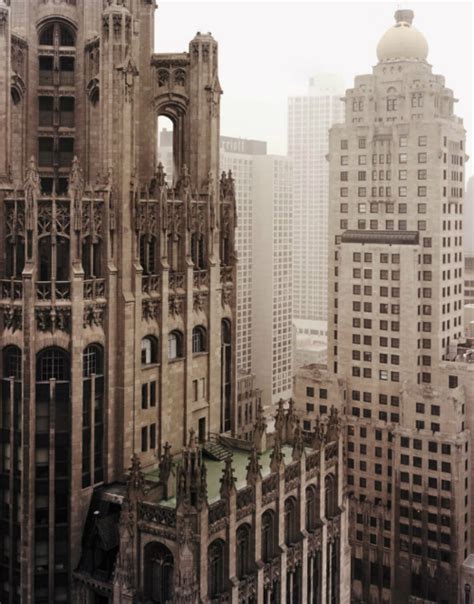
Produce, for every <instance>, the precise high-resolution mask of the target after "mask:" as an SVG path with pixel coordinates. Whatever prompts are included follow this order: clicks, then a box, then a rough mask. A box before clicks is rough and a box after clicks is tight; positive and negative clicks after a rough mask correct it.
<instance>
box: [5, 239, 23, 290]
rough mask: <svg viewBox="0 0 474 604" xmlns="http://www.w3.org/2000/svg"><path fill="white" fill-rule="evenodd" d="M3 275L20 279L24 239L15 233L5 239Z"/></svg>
mask: <svg viewBox="0 0 474 604" xmlns="http://www.w3.org/2000/svg"><path fill="white" fill-rule="evenodd" d="M5 260H6V261H5V276H6V277H9V278H10V277H13V278H15V279H20V278H21V274H22V272H23V269H24V268H25V240H24V238H23V237H21V236H19V235H16V236H15V237H12V238H9V239H7V240H6V259H5Z"/></svg>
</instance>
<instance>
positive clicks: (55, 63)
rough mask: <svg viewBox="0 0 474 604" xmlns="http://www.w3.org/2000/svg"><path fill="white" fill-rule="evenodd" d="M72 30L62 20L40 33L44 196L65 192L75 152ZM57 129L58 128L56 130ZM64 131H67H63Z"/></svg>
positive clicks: (40, 147)
mask: <svg viewBox="0 0 474 604" xmlns="http://www.w3.org/2000/svg"><path fill="white" fill-rule="evenodd" d="M75 44H76V34H75V31H74V29H73V28H72V27H71V26H70V25H68V24H67V23H65V22H63V21H53V22H48V23H47V24H45V25H44V26H42V27H41V29H40V30H39V48H38V61H39V85H40V87H48V89H49V90H47V91H46V90H44V91H40V92H41V93H42V94H41V95H40V97H39V100H38V105H39V107H38V109H39V125H40V126H41V136H38V166H39V168H40V177H41V182H42V189H43V192H44V194H46V195H49V194H51V192H52V191H53V190H55V191H56V193H57V194H58V195H64V194H65V193H66V192H67V176H68V173H69V169H70V167H71V164H72V160H73V158H74V153H75V133H74V127H75V105H76V103H75V97H74V95H73V94H71V88H74V86H75V56H74V54H75ZM57 126H59V127H60V128H61V129H59V128H58V127H57ZM66 129H67V130H66Z"/></svg>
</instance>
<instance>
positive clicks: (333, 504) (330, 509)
mask: <svg viewBox="0 0 474 604" xmlns="http://www.w3.org/2000/svg"><path fill="white" fill-rule="evenodd" d="M324 493H325V508H326V518H333V517H334V516H335V515H336V514H337V483H336V478H335V476H334V475H333V474H328V475H327V476H326V478H325V479H324Z"/></svg>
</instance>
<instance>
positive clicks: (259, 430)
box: [253, 401, 267, 453]
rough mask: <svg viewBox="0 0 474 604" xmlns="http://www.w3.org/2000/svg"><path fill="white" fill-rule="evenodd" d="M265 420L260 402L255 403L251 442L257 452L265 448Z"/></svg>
mask: <svg viewBox="0 0 474 604" xmlns="http://www.w3.org/2000/svg"><path fill="white" fill-rule="evenodd" d="M266 435H267V422H266V421H265V416H264V414H263V407H262V402H261V401H259V403H258V405H257V413H256V420H255V424H254V427H253V442H254V446H255V447H256V449H257V451H258V452H259V453H263V452H264V451H265V450H266V448H267V439H266Z"/></svg>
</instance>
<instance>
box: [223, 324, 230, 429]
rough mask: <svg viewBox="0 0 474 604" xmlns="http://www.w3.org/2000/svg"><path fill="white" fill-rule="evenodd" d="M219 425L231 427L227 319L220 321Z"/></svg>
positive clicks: (228, 327)
mask: <svg viewBox="0 0 474 604" xmlns="http://www.w3.org/2000/svg"><path fill="white" fill-rule="evenodd" d="M221 383H222V387H221V397H222V398H221V413H222V416H221V427H222V429H223V431H224V432H226V431H227V430H230V428H231V419H230V418H231V404H232V326H231V323H230V321H229V320H228V319H223V321H222V322H221Z"/></svg>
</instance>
